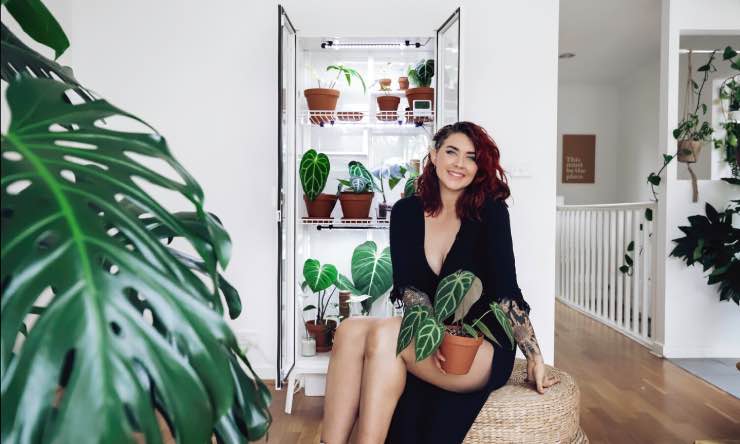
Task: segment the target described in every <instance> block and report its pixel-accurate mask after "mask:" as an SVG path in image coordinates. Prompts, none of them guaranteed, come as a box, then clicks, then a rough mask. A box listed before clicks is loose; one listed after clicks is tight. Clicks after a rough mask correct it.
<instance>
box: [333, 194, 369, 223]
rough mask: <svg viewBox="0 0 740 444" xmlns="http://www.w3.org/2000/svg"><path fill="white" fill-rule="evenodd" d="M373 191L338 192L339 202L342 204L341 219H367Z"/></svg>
mask: <svg viewBox="0 0 740 444" xmlns="http://www.w3.org/2000/svg"><path fill="white" fill-rule="evenodd" d="M373 196H374V193H372V192H368V193H351V192H346V193H340V194H339V203H340V205H341V206H342V214H343V215H344V217H342V219H369V218H370V217H369V216H370V205H371V204H372V203H373Z"/></svg>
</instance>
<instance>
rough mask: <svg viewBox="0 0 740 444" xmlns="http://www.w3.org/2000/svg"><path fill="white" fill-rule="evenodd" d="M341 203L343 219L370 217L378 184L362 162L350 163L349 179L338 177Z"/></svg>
mask: <svg viewBox="0 0 740 444" xmlns="http://www.w3.org/2000/svg"><path fill="white" fill-rule="evenodd" d="M337 180H338V182H339V186H338V188H337V194H338V195H339V204H340V205H341V206H342V214H343V217H342V219H369V215H370V205H371V204H372V202H373V196H374V195H375V193H374V192H373V190H376V189H378V186H377V185H376V184H375V181H374V180H373V176H372V175H371V174H370V172H369V171H368V170H367V168H365V165H363V164H362V163H360V162H357V161H355V160H353V161H351V162H350V163H349V179H337Z"/></svg>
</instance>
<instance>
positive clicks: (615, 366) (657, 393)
mask: <svg viewBox="0 0 740 444" xmlns="http://www.w3.org/2000/svg"><path fill="white" fill-rule="evenodd" d="M555 366H556V367H558V368H560V369H563V370H565V371H566V372H568V373H570V374H571V375H572V376H573V377H574V378H575V380H576V382H577V384H578V387H579V389H580V391H581V412H580V414H581V426H582V427H583V430H584V431H585V432H586V435H588V437H589V439H590V441H591V442H592V443H604V444H612V443H614V444H623V443H624V444H631V443H634V444H643V443H654V444H663V443H666V444H667V443H671V444H672V443H693V442H694V441H695V440H698V439H713V440H721V439H722V440H728V439H740V399H738V398H735V397H733V396H731V395H729V394H727V393H725V392H723V391H721V390H719V389H718V388H716V387H714V386H713V385H711V384H708V383H707V382H705V381H703V380H702V379H700V378H698V377H696V376H694V375H692V374H691V373H689V372H687V371H685V370H683V369H682V368H680V367H678V366H677V365H675V364H673V363H672V362H670V361H668V360H667V359H660V358H658V357H656V356H654V355H652V354H650V353H649V352H648V350H647V349H646V348H645V347H643V346H641V345H640V344H637V343H636V342H634V341H632V340H631V339H629V338H627V337H626V336H624V335H622V334H620V333H618V332H617V331H615V330H613V329H612V328H609V327H607V326H605V325H603V324H601V323H599V322H598V321H595V320H593V319H591V318H589V317H588V316H585V315H583V314H581V313H579V312H577V311H576V310H573V309H571V308H569V307H568V306H566V305H565V304H563V303H561V302H556V304H555ZM738 377H740V374H739V375H738ZM266 383H267V384H268V386H269V387H271V391H272V392H273V397H274V398H273V402H272V405H271V407H270V411H271V412H272V415H273V425H272V427H271V428H270V436H269V441H265V440H264V439H263V440H261V441H259V442H268V443H272V444H304V443H305V444H309V443H310V444H316V443H318V442H319V436H320V433H321V415H322V413H323V400H324V398H323V397H307V396H304V394H303V392H302V391H301V392H299V393H297V394H296V395H295V397H294V399H293V414H292V415H286V414H285V413H283V409H284V406H285V389H283V390H279V391H275V390H272V387H274V382H273V381H266ZM351 441H352V440H351Z"/></svg>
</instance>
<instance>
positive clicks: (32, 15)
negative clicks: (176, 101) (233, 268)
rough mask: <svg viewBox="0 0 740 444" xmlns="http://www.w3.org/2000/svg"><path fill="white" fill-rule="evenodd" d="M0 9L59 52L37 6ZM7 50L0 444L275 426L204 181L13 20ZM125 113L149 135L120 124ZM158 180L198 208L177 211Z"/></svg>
mask: <svg viewBox="0 0 740 444" xmlns="http://www.w3.org/2000/svg"><path fill="white" fill-rule="evenodd" d="M2 4H3V5H4V6H5V7H6V8H7V11H8V12H9V13H10V14H11V15H13V16H14V18H15V19H16V21H17V22H18V23H19V25H20V26H21V28H22V29H23V30H25V31H26V32H27V33H28V34H29V35H30V36H31V37H32V38H33V39H35V40H37V41H38V42H40V43H42V44H45V45H47V46H49V47H51V48H53V49H54V50H55V52H56V54H57V56H59V55H60V54H61V53H62V52H64V50H65V49H66V47H67V46H68V43H67V38H66V36H65V35H64V32H63V31H62V29H61V27H60V26H59V25H58V23H57V22H56V20H54V18H53V17H52V15H51V14H50V13H49V11H48V10H47V9H46V8H45V7H44V5H43V4H42V3H40V2H39V1H38V0H7V1H6V0H3V2H2ZM2 51H3V61H2V79H3V80H4V81H5V82H8V87H7V94H6V100H7V104H8V107H9V109H10V115H11V119H10V124H9V128H8V130H7V133H6V134H2V139H1V141H0V148H1V151H2V157H3V161H2V261H1V263H2V266H1V267H2V311H1V313H0V317H1V319H2V323H1V325H0V345H1V357H0V364H1V368H0V369H1V375H0V379H1V380H2V441H3V442H8V443H12V442H52V441H53V442H111V443H112V442H131V441H133V440H135V439H138V440H141V439H142V438H143V439H144V440H145V441H146V442H151V443H158V442H162V441H163V434H166V432H167V431H168V432H169V433H170V434H171V435H172V436H173V437H174V439H175V440H176V441H177V442H178V443H198V444H200V443H203V442H207V441H210V439H211V438H212V436H213V435H215V436H216V438H217V439H218V440H219V441H220V442H248V441H253V440H257V439H259V438H261V437H262V436H264V435H265V434H266V432H267V430H268V427H269V425H270V423H271V421H272V418H271V416H270V413H269V410H268V406H269V403H270V392H269V390H268V389H267V387H266V386H265V385H264V384H263V383H262V381H260V379H259V378H258V377H257V375H256V373H255V372H254V370H253V369H252V367H251V365H250V363H249V361H248V360H247V358H246V356H245V354H244V352H243V351H241V350H240V348H239V346H238V344H237V341H236V338H235V336H234V334H233V332H232V331H231V329H230V328H229V327H228V325H227V324H226V322H225V320H224V319H223V312H224V302H225V304H226V306H227V307H228V311H229V315H230V316H231V318H235V317H237V316H238V315H239V313H240V312H241V303H240V300H239V295H238V293H237V292H236V290H235V289H234V288H233V287H231V286H230V285H229V284H228V282H227V281H226V280H225V279H224V278H223V277H222V276H221V274H220V271H219V270H221V269H223V268H225V267H226V265H227V264H228V262H229V256H230V246H231V242H230V239H229V236H228V234H227V233H226V231H225V230H224V228H223V226H222V225H221V223H220V222H219V220H218V219H217V218H216V217H215V216H214V215H212V214H210V213H207V212H206V211H205V209H204V206H203V200H204V197H203V191H202V189H201V187H200V186H199V185H198V183H197V182H196V181H195V180H194V179H193V178H192V177H191V176H190V175H189V174H188V173H187V171H185V169H184V168H183V167H182V166H181V165H180V164H179V163H178V162H177V160H175V158H174V157H173V156H172V154H171V152H170V150H169V148H168V146H167V143H166V141H165V139H164V138H163V137H162V136H161V135H160V134H158V133H157V132H156V131H155V130H154V129H153V128H151V127H149V126H148V125H146V123H145V122H144V121H143V120H141V119H139V118H138V117H136V116H134V115H132V114H130V113H127V112H126V111H123V110H122V109H120V108H117V107H115V106H113V105H111V104H110V103H108V102H107V101H105V100H102V99H99V98H97V96H96V95H94V94H92V93H90V92H89V91H88V90H86V89H85V88H84V87H82V86H81V85H80V84H79V83H78V82H77V81H76V80H75V79H74V77H73V76H72V72H71V70H70V69H69V68H66V67H62V66H60V65H59V64H57V63H56V62H54V61H51V60H48V59H46V58H45V57H43V56H42V55H40V54H38V53H36V52H34V51H32V50H31V49H29V48H28V47H27V46H25V45H23V44H22V43H21V42H20V40H19V39H18V38H17V37H16V36H15V35H14V34H13V33H12V32H11V31H10V30H9V29H8V28H6V27H5V26H4V25H3V27H2ZM29 72H30V73H33V74H34V75H33V76H31V75H28V73H29ZM52 73H54V74H52ZM118 119H125V120H128V121H130V122H136V123H138V124H140V125H143V126H144V127H145V128H147V129H146V130H142V131H141V132H131V131H123V130H119V129H116V128H115V127H113V126H112V125H113V123H114V122H115V121H116V120H118ZM141 159H149V160H157V161H159V162H160V163H163V164H164V165H166V167H162V168H158V169H157V170H155V169H152V168H149V167H147V166H146V165H145V163H144V162H142V161H141ZM165 169H166V170H169V171H168V172H167V174H165V173H164V170H165ZM152 189H159V190H166V191H167V192H169V193H175V194H177V195H179V196H181V197H182V198H184V199H185V200H186V201H187V202H189V208H187V209H186V210H187V211H183V212H174V213H173V212H170V211H168V210H167V209H165V207H164V206H163V205H162V204H161V203H160V202H158V201H157V199H155V198H154V197H153V196H152V195H151V194H150V193H149V190H152ZM175 238H178V242H179V243H180V244H181V245H183V246H185V247H183V248H186V249H187V252H186V251H183V250H179V249H176V248H174V247H173V246H172V244H171V241H172V240H173V239H175ZM158 417H162V418H163V419H164V421H163V422H161V423H160V422H159V421H158V419H157V418H158Z"/></svg>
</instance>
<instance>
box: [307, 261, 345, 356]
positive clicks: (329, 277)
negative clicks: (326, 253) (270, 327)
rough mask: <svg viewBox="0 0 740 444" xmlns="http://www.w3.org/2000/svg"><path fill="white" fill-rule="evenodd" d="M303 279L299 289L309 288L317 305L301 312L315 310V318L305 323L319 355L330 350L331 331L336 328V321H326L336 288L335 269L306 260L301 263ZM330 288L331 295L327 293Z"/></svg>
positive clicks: (331, 266)
mask: <svg viewBox="0 0 740 444" xmlns="http://www.w3.org/2000/svg"><path fill="white" fill-rule="evenodd" d="M303 278H304V279H305V280H304V281H303V283H301V289H302V290H303V291H306V288H310V289H311V291H312V292H313V293H314V294H316V297H317V301H316V304H317V305H313V304H309V305H306V306H305V307H303V312H304V313H305V312H307V311H311V310H316V318H315V319H311V320H310V321H307V322H306V324H305V325H306V329H307V330H308V334H309V335H310V336H313V337H314V338H315V339H316V351H317V352H319V353H323V352H327V351H329V350H331V346H332V331H333V330H334V329H335V328H336V325H337V323H336V321H335V320H332V319H327V316H326V309H327V308H328V306H329V302H330V301H331V298H332V296H333V295H334V292H335V291H336V289H337V287H336V286H335V284H336V282H337V267H335V266H334V265H331V264H324V265H321V263H320V262H319V261H318V260H316V259H306V261H305V262H304V263H303ZM329 288H331V289H332V290H331V293H329V294H328V296H327V292H328V290H329Z"/></svg>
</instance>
